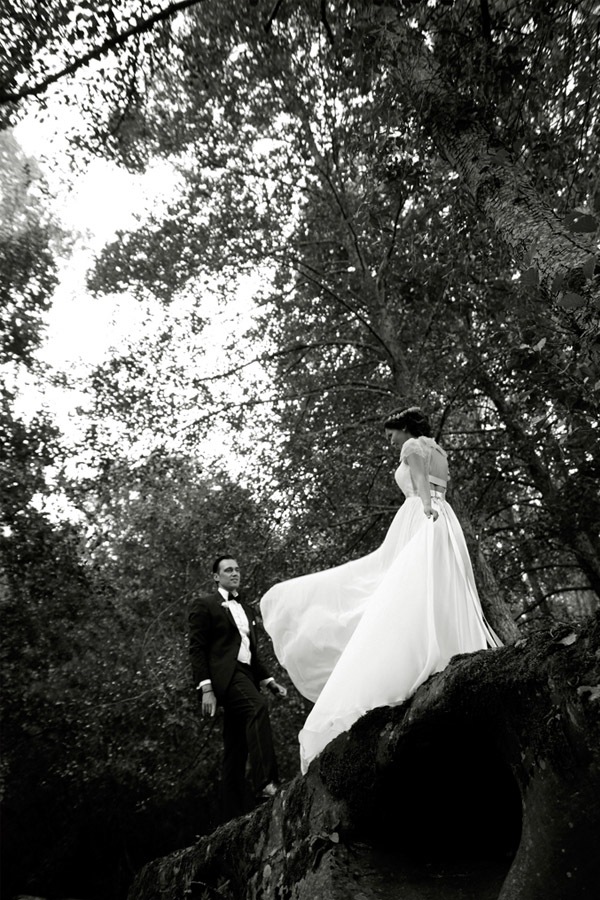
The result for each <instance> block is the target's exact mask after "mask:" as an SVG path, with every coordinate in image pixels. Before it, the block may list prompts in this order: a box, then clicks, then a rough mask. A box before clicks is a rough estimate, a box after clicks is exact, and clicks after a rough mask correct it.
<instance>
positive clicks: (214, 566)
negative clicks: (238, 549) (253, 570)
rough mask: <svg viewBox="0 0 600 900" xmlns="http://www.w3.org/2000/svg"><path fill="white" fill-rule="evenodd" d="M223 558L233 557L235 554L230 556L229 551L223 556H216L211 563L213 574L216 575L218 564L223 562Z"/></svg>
mask: <svg viewBox="0 0 600 900" xmlns="http://www.w3.org/2000/svg"><path fill="white" fill-rule="evenodd" d="M224 559H235V556H232V555H231V553H226V554H225V555H224V556H217V558H216V559H215V561H214V563H213V567H212V570H213V575H217V574H218V572H219V566H220V565H221V563H222V562H223V560H224Z"/></svg>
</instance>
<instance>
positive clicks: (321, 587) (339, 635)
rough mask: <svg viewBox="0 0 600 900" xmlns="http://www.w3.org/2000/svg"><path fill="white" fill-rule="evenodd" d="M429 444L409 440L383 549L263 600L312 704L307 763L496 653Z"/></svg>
mask: <svg viewBox="0 0 600 900" xmlns="http://www.w3.org/2000/svg"><path fill="white" fill-rule="evenodd" d="M434 450H435V451H436V452H439V453H442V454H444V455H445V453H444V451H443V450H442V449H441V447H439V445H437V444H436V443H435V441H433V440H432V439H431V438H425V437H420V438H410V439H409V440H407V441H406V442H405V443H404V445H403V447H402V453H401V456H400V466H399V468H398V469H397V471H396V481H397V483H398V486H399V487H400V489H401V491H402V492H403V493H404V494H405V496H406V499H405V501H404V503H403V504H402V506H401V507H400V509H399V510H398V512H397V513H396V516H395V517H394V520H393V521H392V524H391V525H390V528H389V531H388V533H387V535H386V537H385V539H384V541H383V543H382V544H381V546H380V547H379V548H378V549H377V550H375V551H374V552H373V553H370V554H368V555H367V556H363V557H362V558H360V559H356V560H352V561H351V562H348V563H345V564H344V565H341V566H337V567H336V568H334V569H328V570H326V571H325V572H316V573H313V574H311V575H303V576H301V577H299V578H293V579H292V580H290V581H284V582H282V583H280V584H276V585H275V586H274V587H272V588H271V589H270V590H269V591H267V593H266V594H265V595H264V597H263V598H262V600H261V611H262V615H263V620H264V624H265V628H266V630H267V632H268V633H269V635H270V636H271V638H272V640H273V646H274V648H275V653H276V655H277V658H278V659H279V661H280V663H281V665H282V666H283V667H284V668H285V669H286V670H287V672H288V673H289V676H290V678H291V679H292V681H293V683H294V684H295V686H296V687H297V688H298V690H299V691H300V693H301V694H303V696H305V697H307V698H308V699H309V700H313V701H315V705H314V707H313V709H312V710H311V712H310V715H309V716H308V718H307V720H306V722H305V724H304V728H303V729H302V731H301V732H300V735H299V739H300V760H301V768H302V771H303V772H305V771H306V769H307V768H308V766H309V764H310V762H311V761H312V760H313V759H314V757H315V756H317V755H318V754H319V753H320V752H321V751H322V750H323V748H324V747H325V746H326V745H327V744H328V743H329V742H330V741H331V740H332V739H333V738H334V737H336V736H337V735H338V734H341V732H343V731H346V730H347V729H348V728H350V726H351V725H352V724H353V723H354V722H355V721H356V720H357V719H358V718H360V717H361V716H362V715H364V713H365V712H367V711H368V710H370V709H374V708H375V707H378V706H388V705H394V704H398V703H401V702H402V701H403V700H405V699H406V698H407V697H409V696H410V695H411V694H412V693H413V692H414V691H415V690H416V689H417V687H419V685H420V684H422V683H423V682H424V681H425V680H426V679H427V678H429V676H430V675H432V674H433V673H434V672H439V671H440V670H442V669H443V668H444V667H445V666H446V665H447V664H448V662H449V660H450V658H451V657H452V656H454V655H455V654H457V653H468V652H472V651H474V650H482V649H484V648H485V647H487V646H500V644H501V642H500V640H499V639H498V637H497V636H496V635H495V634H494V632H493V631H492V629H491V628H490V626H489V625H488V624H487V622H486V621H485V618H484V616H483V613H482V610H481V604H480V601H479V597H478V595H477V589H476V587H475V581H474V578H473V570H472V567H471V561H470V559H469V553H468V550H467V546H466V544H465V539H464V535H463V532H462V529H461V527H460V524H459V522H458V519H457V518H456V515H455V514H454V512H453V510H452V509H451V507H450V505H449V504H448V503H447V501H446V500H445V499H444V496H443V491H442V490H441V488H442V486H443V484H444V482H443V481H442V479H439V478H437V479H436V478H433V477H432V476H430V475H429V463H430V460H431V455H432V452H433V451H434ZM410 453H418V454H419V455H420V456H422V457H423V459H424V464H425V471H426V473H427V475H428V478H429V480H430V482H431V481H433V482H437V483H439V485H440V490H438V489H435V490H432V506H433V508H434V509H435V510H437V512H438V519H437V521H435V522H434V520H433V518H430V519H427V518H426V517H425V515H424V514H423V505H422V503H421V500H420V498H419V496H418V495H417V491H416V488H415V485H414V482H413V479H412V476H411V473H410V469H409V466H408V463H407V462H406V458H407V456H408V455H409V454H410Z"/></svg>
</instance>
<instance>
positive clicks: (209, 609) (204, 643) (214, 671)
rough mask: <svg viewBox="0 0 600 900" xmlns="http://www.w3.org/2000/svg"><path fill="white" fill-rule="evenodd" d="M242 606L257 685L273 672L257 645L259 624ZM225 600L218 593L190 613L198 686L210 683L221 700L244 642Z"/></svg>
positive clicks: (197, 603)
mask: <svg viewBox="0 0 600 900" xmlns="http://www.w3.org/2000/svg"><path fill="white" fill-rule="evenodd" d="M236 599H237V600H238V602H239V603H241V605H242V608H243V610H244V612H245V613H246V616H247V617H248V625H249V628H250V653H251V662H250V665H251V668H252V674H253V675H254V680H255V681H256V683H257V685H258V683H259V682H260V681H262V680H263V679H264V678H269V677H270V676H269V672H268V670H267V669H266V668H265V666H264V665H263V663H262V662H261V660H260V658H259V655H258V648H257V642H256V620H255V615H254V613H253V611H252V609H251V608H250V607H249V606H248V605H247V604H246V603H244V600H243V598H242V597H241V596H240V595H238V596H237V597H236ZM223 603H224V601H223V597H222V596H221V594H220V593H219V592H218V591H215V592H214V593H212V594H205V595H202V596H200V597H198V598H197V599H196V600H195V601H194V604H193V606H192V609H191V611H190V617H189V622H190V660H191V663H192V673H193V677H194V684H195V685H196V686H198V685H199V684H200V682H201V681H205V680H206V679H210V680H211V682H212V686H213V689H214V692H215V694H216V697H217V700H218V701H219V702H222V700H223V696H224V694H225V692H226V690H227V688H228V686H229V682H230V681H231V679H232V677H233V673H234V671H235V666H236V662H237V655H238V652H239V649H240V644H241V642H242V638H241V635H240V632H239V630H238V627H237V625H236V624H235V619H234V618H233V616H232V614H231V612H230V611H229V609H228V608H227V607H226V606H223Z"/></svg>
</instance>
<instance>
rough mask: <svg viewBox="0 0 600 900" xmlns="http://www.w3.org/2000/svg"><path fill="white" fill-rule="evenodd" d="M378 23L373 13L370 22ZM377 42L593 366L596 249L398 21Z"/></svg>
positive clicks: (598, 357) (598, 290)
mask: <svg viewBox="0 0 600 900" xmlns="http://www.w3.org/2000/svg"><path fill="white" fill-rule="evenodd" d="M378 15H380V13H378V12H377V11H375V12H374V21H375V22H377V17H378ZM384 33H385V40H383V41H382V42H381V47H382V52H383V54H384V56H385V59H386V63H387V67H388V70H389V71H390V73H391V76H392V77H393V78H394V80H395V82H396V84H397V89H398V94H399V95H401V96H402V97H409V98H410V100H411V105H412V106H413V108H414V110H415V114H416V116H417V119H418V121H419V122H420V123H421V125H422V127H423V128H424V129H425V131H426V132H428V133H429V134H430V136H431V137H432V139H433V141H434V143H435V145H436V147H437V149H438V151H439V153H440V154H441V155H442V156H443V157H444V158H446V159H447V160H448V162H449V163H450V165H451V166H452V167H453V168H454V170H455V171H456V172H457V173H458V174H459V175H460V177H461V179H462V181H463V183H464V184H465V186H466V188H467V189H468V191H469V193H470V194H471V196H472V197H473V199H474V201H475V203H476V204H477V206H478V208H479V209H480V210H481V212H482V215H483V216H484V217H485V218H486V219H487V220H488V221H489V222H491V223H492V224H493V226H494V227H495V229H496V232H497V234H498V236H499V238H500V239H501V241H502V242H503V244H504V245H505V246H506V248H507V250H508V252H509V253H510V255H511V257H512V259H513V260H514V262H515V264H516V265H517V266H518V267H519V268H520V269H521V270H522V271H523V273H524V276H523V280H524V283H525V284H526V285H528V286H529V287H530V288H531V287H534V288H538V289H539V290H540V291H541V293H542V295H543V296H545V297H546V298H547V299H548V300H549V301H550V303H551V306H552V308H553V310H554V312H555V316H556V318H557V321H559V322H560V323H561V325H562V326H565V327H566V328H567V330H568V331H569V332H575V335H576V336H578V337H579V339H580V340H581V343H582V345H583V347H584V348H585V349H586V351H587V354H588V355H589V358H590V360H591V361H593V362H594V363H595V364H600V337H599V335H600V258H599V257H598V252H597V244H596V242H595V241H594V240H592V238H591V236H590V235H589V234H587V233H583V232H581V231H578V230H577V229H578V227H579V226H578V225H577V222H576V221H570V220H565V221H562V220H561V219H560V218H559V217H558V215H557V214H556V212H555V211H554V209H553V208H552V206H551V205H550V203H549V202H548V201H547V200H546V199H545V198H544V197H542V196H541V195H540V193H539V192H538V191H537V189H536V188H535V187H534V185H533V183H532V180H531V178H530V177H529V175H528V173H527V171H526V170H525V168H524V167H523V166H522V165H521V164H520V163H519V162H518V161H516V160H515V159H514V157H513V156H512V154H511V152H510V151H509V150H508V149H507V148H506V147H504V146H503V145H502V144H501V142H500V141H499V140H498V138H497V137H496V136H495V135H494V133H493V130H492V128H491V127H488V126H487V122H486V116H485V114H484V113H483V112H482V110H480V109H478V108H477V107H476V106H475V105H474V103H473V102H472V101H471V100H470V99H469V98H466V97H464V96H461V95H460V94H459V93H457V91H456V90H453V89H452V88H451V87H449V86H448V85H447V84H446V83H445V81H444V78H443V76H442V75H441V74H440V71H439V68H438V66H437V64H436V62H435V59H434V56H433V54H432V52H431V51H430V50H429V49H428V48H427V47H426V46H425V44H424V43H423V41H422V40H421V39H420V38H419V37H417V36H414V35H411V36H407V29H406V27H405V25H404V23H403V21H402V19H401V18H399V19H398V22H397V23H396V26H395V27H392V25H391V24H390V23H388V24H387V27H386V29H385V30H384Z"/></svg>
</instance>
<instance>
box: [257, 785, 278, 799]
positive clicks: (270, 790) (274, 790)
mask: <svg viewBox="0 0 600 900" xmlns="http://www.w3.org/2000/svg"><path fill="white" fill-rule="evenodd" d="M278 793H279V787H278V786H277V785H276V784H275V782H274V781H270V782H269V783H268V784H265V786H264V788H263V789H262V791H261V792H260V794H259V795H258V799H259V800H260V801H263V800H271V799H272V798H273V797H276V796H277V794H278Z"/></svg>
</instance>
